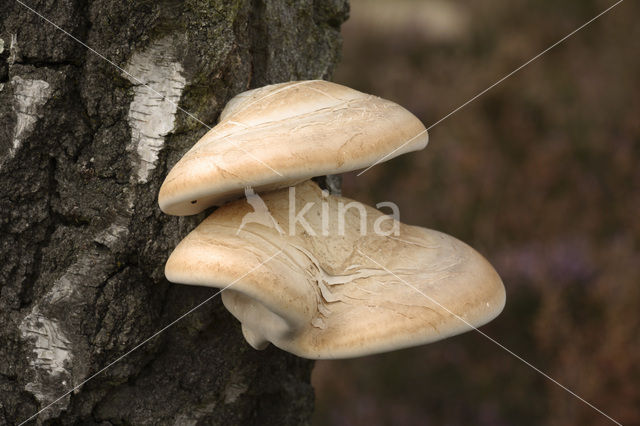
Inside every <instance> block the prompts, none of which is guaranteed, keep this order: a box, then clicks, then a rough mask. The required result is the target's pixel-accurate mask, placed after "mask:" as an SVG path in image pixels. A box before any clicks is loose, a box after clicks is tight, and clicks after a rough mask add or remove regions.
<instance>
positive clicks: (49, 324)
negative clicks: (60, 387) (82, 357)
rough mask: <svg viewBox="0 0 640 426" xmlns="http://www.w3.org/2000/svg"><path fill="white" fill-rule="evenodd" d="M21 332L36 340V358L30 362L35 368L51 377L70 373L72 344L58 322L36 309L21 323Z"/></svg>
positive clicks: (25, 336) (26, 337)
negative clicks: (69, 364) (66, 364)
mask: <svg viewBox="0 0 640 426" xmlns="http://www.w3.org/2000/svg"><path fill="white" fill-rule="evenodd" d="M20 332H21V333H22V337H23V338H25V339H33V340H34V349H33V352H34V353H35V354H36V357H35V358H34V359H32V360H31V362H30V364H31V365H32V366H33V367H35V368H36V369H39V370H44V371H45V372H47V373H49V375H51V376H55V375H60V374H62V373H68V371H67V369H66V367H65V363H70V362H71V358H72V356H71V350H70V348H69V347H70V342H69V340H68V339H67V338H66V337H65V335H64V333H63V332H62V330H61V329H60V326H59V325H58V322H57V321H56V320H52V319H49V318H46V317H45V316H44V315H41V314H40V313H39V312H38V311H37V309H34V310H33V311H32V312H31V313H30V314H29V315H27V316H26V317H24V319H23V320H22V322H21V323H20ZM36 397H37V395H36Z"/></svg>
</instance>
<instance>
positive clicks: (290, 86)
mask: <svg viewBox="0 0 640 426" xmlns="http://www.w3.org/2000/svg"><path fill="white" fill-rule="evenodd" d="M427 142H428V135H427V131H426V129H425V127H424V125H423V124H422V123H421V122H420V120H418V119H417V118H416V117H415V116H414V115H413V114H411V113H410V112H409V111H407V110H406V109H404V108H402V107H401V106H399V105H397V104H395V103H393V102H391V101H387V100H385V99H381V98H379V97H376V96H372V95H367V94H364V93H361V92H358V91H356V90H353V89H350V88H348V87H344V86H341V85H339V84H335V83H330V82H327V81H322V80H307V81H293V82H288V83H281V84H274V85H270V86H265V87H261V88H259V89H254V90H250V91H248V92H244V93H241V94H239V95H237V96H236V97H235V98H233V99H232V100H231V101H230V102H229V103H228V104H227V107H226V108H225V109H224V111H223V112H222V114H221V116H220V122H219V123H218V125H217V126H215V127H214V128H213V129H211V130H210V131H209V132H208V133H207V134H205V135H204V136H203V137H202V139H200V140H199V141H198V142H197V143H196V144H195V145H194V146H193V147H192V148H191V149H190V150H189V151H188V152H187V153H186V154H185V155H184V157H183V158H182V159H181V160H180V161H179V162H178V163H177V164H176V165H175V166H174V167H173V169H172V170H171V171H170V172H169V174H168V176H167V178H166V179H165V181H164V184H163V185H162V188H161V189H160V195H159V197H158V201H159V204H160V208H161V209H162V211H164V212H165V213H168V214H173V215H178V216H184V215H190V214H196V213H199V212H201V211H203V210H205V209H206V208H207V207H211V206H213V205H220V204H222V203H224V202H225V201H228V200H230V199H233V198H237V197H238V196H240V195H241V194H242V191H243V189H244V188H245V187H247V186H251V187H253V188H254V189H255V191H256V192H263V191H268V190H274V189H279V188H285V187H288V186H290V185H295V184H297V183H300V182H302V181H305V180H307V179H310V178H312V177H315V176H322V175H327V174H339V173H343V172H347V171H350V170H356V169H359V168H364V167H368V166H370V165H371V164H373V163H375V162H376V161H379V160H380V159H381V157H385V156H386V157H385V160H387V159H390V158H393V157H396V156H398V155H401V154H404V153H406V152H410V151H416V150H419V149H422V148H424V147H425V146H426V145H427ZM389 154H390V155H389Z"/></svg>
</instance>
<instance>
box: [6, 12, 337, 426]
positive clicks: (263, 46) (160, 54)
mask: <svg viewBox="0 0 640 426" xmlns="http://www.w3.org/2000/svg"><path fill="white" fill-rule="evenodd" d="M23 1H25V3H26V4H28V5H29V6H30V7H33V8H34V9H35V10H37V11H38V12H40V13H41V14H42V15H44V16H45V17H47V18H48V19H50V20H51V21H53V22H55V23H56V24H58V25H59V26H60V27H62V28H64V29H65V30H66V31H68V32H69V33H71V34H73V35H74V36H75V37H77V38H78V39H80V40H82V41H84V42H86V43H87V44H88V45H89V46H91V47H92V48H94V49H95V50H96V51H98V52H100V53H101V54H103V55H104V56H106V57H107V58H109V59H110V60H112V61H113V62H114V63H115V64H117V65H118V66H120V67H122V68H123V69H124V70H125V71H127V72H128V73H130V74H131V75H133V76H134V77H136V78H137V79H139V80H141V81H142V82H144V83H148V84H149V86H150V87H151V88H152V89H153V90H151V89H149V87H148V86H143V85H141V84H140V82H139V81H137V80H136V79H135V78H133V77H131V76H128V75H127V74H126V73H125V72H123V71H122V70H119V69H117V68H116V67H115V66H114V65H112V64H109V63H108V62H106V61H105V60H104V59H102V58H100V57H99V56H98V55H96V54H95V53H92V52H90V51H89V50H87V49H86V48H85V47H82V46H81V45H80V44H78V42H76V41H74V40H73V39H71V38H70V37H69V36H67V35H65V34H64V33H62V32H61V31H59V30H58V29H56V28H55V27H53V26H52V25H51V24H49V23H47V22H45V21H43V20H42V19H41V18H40V17H38V16H37V15H35V14H34V13H32V12H31V11H29V10H28V9H26V8H25V7H24V6H22V5H20V4H19V3H17V2H14V0H7V1H6V2H3V6H2V7H0V40H1V41H0V51H1V52H0V259H2V263H1V264H0V424H15V423H20V422H21V421H23V420H25V419H27V418H29V417H30V416H32V415H33V414H34V413H36V412H37V411H38V410H40V409H41V408H43V407H44V406H46V405H47V404H49V403H50V402H53V401H54V400H55V399H56V398H58V397H59V396H61V395H63V394H64V393H65V392H67V391H68V390H70V389H72V388H73V387H74V386H76V385H79V384H80V383H82V382H83V381H84V380H86V379H88V378H89V377H91V376H92V374H94V373H95V372H98V371H99V370H100V369H101V368H103V367H104V366H106V365H108V364H109V363H110V362H112V361H114V360H116V359H117V358H118V357H120V356H121V355H123V354H125V353H126V352H127V351H129V350H130V349H132V348H134V347H135V346H136V345H138V344H139V343H140V342H143V341H144V340H145V339H146V338H148V337H149V336H151V335H153V334H154V333H155V332H156V331H158V330H159V329H161V328H162V327H164V326H165V325H167V324H169V323H171V321H173V320H174V319H176V318H178V317H179V316H180V315H182V314H183V313H185V312H187V311H188V310H189V309H191V308H192V307H194V306H196V305H197V304H198V303H200V302H201V301H203V300H205V299H206V298H208V297H209V296H211V295H212V294H214V293H215V290H214V289H209V288H197V287H189V286H177V285H172V284H169V283H168V282H167V281H166V280H165V279H164V274H163V267H164V263H165V261H166V259H167V257H168V255H169V253H170V252H171V250H172V249H173V247H175V245H176V244H177V243H178V242H179V241H180V240H181V239H182V238H183V237H184V236H185V235H186V234H187V233H188V231H189V230H191V229H192V228H193V227H194V226H195V225H196V224H197V223H199V221H201V220H202V219H203V218H204V217H205V215H204V214H202V215H199V216H198V217H188V218H177V217H170V216H166V215H164V214H162V213H161V212H160V210H159V209H158V207H157V203H156V195H157V192H158V189H159V186H160V184H161V183H162V180H163V177H164V175H165V174H166V172H167V171H168V169H169V168H170V167H171V166H172V165H173V164H174V163H175V162H176V161H177V160H178V159H179V158H180V157H181V155H182V154H183V153H184V152H185V151H186V150H187V149H188V148H189V147H190V146H191V145H192V144H193V143H194V142H195V141H196V140H198V139H199V138H200V137H201V136H202V135H203V134H204V133H205V132H206V131H207V128H206V127H205V126H204V125H203V124H201V123H199V122H198V121H197V120H195V119H193V118H192V117H189V116H188V115H187V114H185V113H183V112H181V111H180V110H176V108H175V105H173V104H172V103H171V102H168V101H167V99H169V100H171V101H173V102H174V103H175V104H178V105H179V106H180V107H181V108H184V109H185V110H186V111H189V112H190V113H192V114H193V115H194V116H195V117H197V118H198V119H199V120H201V121H202V122H204V123H206V124H208V125H213V124H214V123H215V121H216V119H217V116H218V114H219V113H220V111H221V109H222V107H223V106H224V104H225V103H226V102H227V101H228V100H229V99H230V98H231V97H232V96H233V95H235V94H237V93H239V92H242V91H244V90H246V89H248V88H253V87H258V86H262V85H264V84H268V83H276V82H282V81H288V80H297V79H312V78H329V77H330V75H331V73H332V70H333V67H334V66H335V64H336V62H337V60H338V54H339V48H340V35H339V26H340V24H341V23H342V22H343V21H344V19H346V15H347V13H348V6H347V4H346V0H330V1H321V0H305V1H298V2H294V1H287V0H270V1H266V0H265V1H261V0H226V1H225V0H221V1H205V0H187V1H184V2H182V1H177V0H163V1H159V2H158V1H151V0H145V1H141V0H138V1H131V2H129V1H127V2H125V1H120V0H93V1H88V2H87V1H82V0H29V1H28V3H27V2H26V0H23ZM154 91H157V92H159V93H161V95H162V96H160V95H158V94H157V93H155V92H154ZM311 367H312V363H311V362H309V361H306V360H302V359H299V358H296V357H294V356H292V355H289V354H287V353H285V352H282V351H280V350H278V349H275V348H273V347H271V348H269V349H267V350H265V351H261V352H258V351H255V350H253V349H251V348H250V347H249V346H248V345H247V344H246V343H244V340H243V338H242V335H241V332H240V327H239V324H238V323H237V321H236V320H235V319H233V317H231V315H230V314H228V313H227V312H226V310H225V309H224V308H223V306H222V304H221V302H220V300H219V298H215V299H213V300H212V301H211V302H209V303H207V304H206V305H204V306H202V307H201V308H199V309H198V310H196V311H195V312H193V313H192V314H190V315H188V316H187V317H185V318H184V319H183V320H181V321H180V322H178V323H177V324H175V325H174V326H172V327H171V328H169V329H168V330H167V331H166V332H164V333H162V334H160V335H159V336H157V337H156V338H154V339H153V340H151V341H150V342H149V343H147V344H145V345H144V346H142V347H140V348H139V349H138V350H136V351H134V352H133V353H131V354H130V355H128V356H126V357H125V358H124V359H122V360H121V361H119V362H118V363H116V364H115V365H113V366H112V367H111V368H109V369H107V370H106V371H104V372H103V373H101V374H99V375H98V376H96V377H95V378H93V379H92V380H90V381H89V382H87V383H86V384H84V385H83V386H81V387H80V388H79V389H77V390H76V391H74V392H73V393H72V394H70V395H67V396H66V397H64V398H62V399H61V400H60V401H59V402H58V403H56V404H55V405H53V406H52V407H51V408H49V409H47V410H46V411H44V412H43V413H41V414H40V415H39V416H38V417H37V419H36V420H32V421H31V422H30V423H32V424H33V423H35V422H39V423H45V424H73V423H76V424H278V425H281V424H304V423H307V422H308V421H309V418H310V415H311V412H312V408H313V390H312V388H311V386H310V384H309V376H310V370H311Z"/></svg>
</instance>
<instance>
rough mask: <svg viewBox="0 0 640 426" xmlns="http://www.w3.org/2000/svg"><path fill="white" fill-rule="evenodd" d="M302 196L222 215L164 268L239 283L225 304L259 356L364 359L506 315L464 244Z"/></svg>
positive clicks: (497, 283)
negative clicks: (273, 352) (274, 349)
mask: <svg viewBox="0 0 640 426" xmlns="http://www.w3.org/2000/svg"><path fill="white" fill-rule="evenodd" d="M293 192H294V194H293V195H294V197H293V198H292V194H291V190H287V189H282V190H278V191H274V192H271V193H267V194H263V196H262V198H260V201H256V199H253V200H252V199H249V203H248V202H247V201H246V200H238V201H234V202H232V203H229V204H227V205H225V206H223V207H221V208H219V209H217V210H216V211H215V212H214V213H213V214H211V215H210V216H209V217H208V218H207V219H205V220H204V222H202V224H200V225H199V226H198V227H197V228H196V229H195V230H193V231H192V232H191V233H190V234H189V235H188V236H187V237H186V238H185V239H184V240H183V241H182V242H181V243H180V244H179V245H178V246H177V247H176V249H175V250H174V252H173V253H172V254H171V256H170V258H169V260H168V262H167V265H166V268H165V273H166V276H167V278H168V279H169V280H170V281H172V282H176V283H183V284H192V285H203V286H210V287H217V288H225V287H227V286H229V285H230V284H231V286H230V287H229V288H227V289H226V290H224V291H223V293H222V299H223V302H224V304H225V306H226V307H227V309H228V310H229V311H230V312H231V313H232V314H233V315H234V316H235V317H236V318H237V319H238V320H240V322H241V323H242V330H243V334H244V336H245V338H246V340H247V341H248V342H249V343H250V344H251V345H252V346H253V347H255V348H257V349H261V348H264V347H265V346H266V345H267V344H268V343H269V342H271V343H273V344H274V345H276V346H278V347H279V348H281V349H283V350H286V351H288V352H291V353H293V354H296V355H298V356H301V357H305V358H311V359H323V358H324V359H328V358H345V357H354V356H362V355H368V354H373V353H379V352H385V351H390V350H394V349H399V348H405V347H410V346H416V345H420V344H425V343H429V342H433V341H436V340H440V339H443V338H446V337H449V336H452V335H455V334H459V333H462V332H465V331H468V330H470V329H471V328H472V327H479V326H481V325H483V324H485V323H486V322H489V321H490V320H491V319H493V318H494V317H496V316H497V315H498V314H499V313H500V311H501V310H502V308H503V306H504V302H505V293H504V287H503V285H502V281H501V280H500V277H499V276H498V274H497V273H496V272H495V270H494V269H493V268H492V267H491V265H490V264H489V263H488V262H487V261H486V260H485V259H484V258H483V257H482V256H481V255H480V254H478V253H477V252H476V251H475V250H473V249H472V248H471V247H469V246H468V245H466V244H464V243H463V242H461V241H459V240H457V239H455V238H453V237H451V236H448V235H445V234H443V233H441V232H437V231H433V230H429V229H425V228H420V227H415V226H409V225H404V224H401V223H399V222H397V221H394V220H393V219H392V218H391V217H390V216H385V215H384V214H383V213H381V212H380V211H378V210H376V209H373V208H371V207H368V206H365V205H363V204H361V203H358V202H355V201H352V200H349V199H346V198H342V197H336V196H331V195H328V194H327V193H326V192H323V191H321V190H320V188H319V187H318V186H317V185H316V184H315V183H313V182H311V181H307V182H304V183H302V184H300V185H298V186H296V187H295V188H293ZM251 197H256V196H255V195H252V196H251ZM251 197H250V198H251ZM292 200H293V201H292ZM260 202H264V205H263V207H265V208H260V207H259V204H260ZM290 203H292V205H293V206H295V211H294V212H293V214H291V211H290ZM309 205H310V206H311V207H306V206H309ZM340 212H342V213H340ZM327 213H328V219H323V217H327V216H325V215H326V214H327ZM340 214H343V216H344V221H343V227H342V228H343V229H341V225H340V221H341V219H340ZM296 217H297V218H298V219H296V220H295V221H294V223H293V224H292V226H291V228H290V222H289V221H290V219H291V218H296ZM247 218H249V219H247ZM300 219H304V223H303V222H302V220H300ZM323 226H324V228H323ZM363 226H364V227H365V231H366V232H364V234H363V233H362V232H361V229H362V227H363ZM394 226H397V228H394ZM394 229H397V230H398V234H397V235H395V234H392V233H391V231H393V230H394ZM323 231H326V232H323ZM385 234H389V235H385Z"/></svg>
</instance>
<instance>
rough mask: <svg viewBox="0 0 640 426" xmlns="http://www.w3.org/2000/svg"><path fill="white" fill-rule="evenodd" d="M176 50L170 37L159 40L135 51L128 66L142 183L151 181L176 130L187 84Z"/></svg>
mask: <svg viewBox="0 0 640 426" xmlns="http://www.w3.org/2000/svg"><path fill="white" fill-rule="evenodd" d="M174 52H175V50H174V47H173V43H172V40H171V39H170V38H165V39H162V40H158V41H156V42H155V43H153V44H152V45H151V46H149V47H148V48H147V49H146V50H144V51H143V52H136V53H134V54H133V56H132V57H131V59H130V60H129V63H128V65H127V66H126V68H125V71H126V72H127V73H129V74H130V75H125V76H126V77H127V78H128V79H129V81H131V82H132V83H134V88H133V91H134V97H133V102H131V106H130V107H129V118H128V120H129V126H130V127H131V139H132V141H131V142H132V144H131V147H132V148H133V149H134V150H135V151H136V152H137V155H138V158H137V159H136V161H135V164H134V167H135V168H136V172H137V180H138V182H140V183H145V182H147V180H148V178H149V173H150V172H151V171H152V170H153V169H155V167H156V164H155V163H156V161H157V160H158V152H160V150H161V149H162V147H163V145H164V138H165V136H166V135H167V134H168V133H170V132H171V131H172V130H173V129H174V122H175V116H176V112H177V110H178V102H179V101H180V96H181V95H182V91H183V89H184V86H185V84H186V80H185V78H184V77H183V76H182V72H183V68H182V65H181V64H180V63H179V62H178V61H177V60H176V59H175V54H174ZM131 76H133V77H131ZM134 77H135V78H134Z"/></svg>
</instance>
